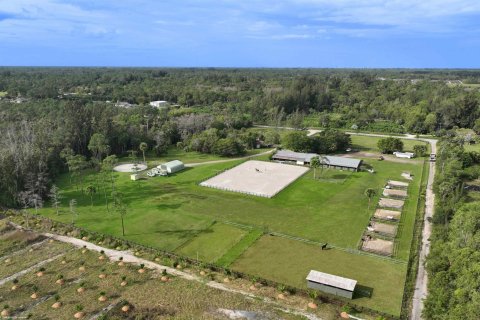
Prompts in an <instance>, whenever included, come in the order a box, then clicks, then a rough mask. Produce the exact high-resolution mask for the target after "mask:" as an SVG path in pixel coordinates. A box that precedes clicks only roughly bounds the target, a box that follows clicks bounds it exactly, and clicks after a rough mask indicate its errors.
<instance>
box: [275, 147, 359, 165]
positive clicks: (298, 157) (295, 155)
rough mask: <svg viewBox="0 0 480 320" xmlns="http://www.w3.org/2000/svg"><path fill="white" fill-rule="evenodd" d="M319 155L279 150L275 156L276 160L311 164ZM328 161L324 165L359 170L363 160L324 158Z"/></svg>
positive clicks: (335, 157)
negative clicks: (290, 160)
mask: <svg viewBox="0 0 480 320" xmlns="http://www.w3.org/2000/svg"><path fill="white" fill-rule="evenodd" d="M318 156H319V155H318V154H316V153H303V152H294V151H291V150H279V151H278V152H277V153H276V154H275V155H274V157H273V158H274V159H275V158H280V159H292V160H295V161H303V162H310V160H311V159H312V158H313V157H318ZM324 158H325V159H326V161H323V162H324V164H329V165H332V166H337V167H345V168H355V169H356V168H358V167H359V166H360V163H361V162H362V160H359V159H353V158H343V157H337V156H324Z"/></svg>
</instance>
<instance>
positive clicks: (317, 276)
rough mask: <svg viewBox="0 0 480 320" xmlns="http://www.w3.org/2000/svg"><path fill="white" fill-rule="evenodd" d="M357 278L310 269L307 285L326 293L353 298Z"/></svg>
mask: <svg viewBox="0 0 480 320" xmlns="http://www.w3.org/2000/svg"><path fill="white" fill-rule="evenodd" d="M356 285H357V281H356V280H352V279H348V278H343V277H339V276H335V275H333V274H329V273H323V272H320V271H315V270H310V273H309V274H308V276H307V287H308V288H311V289H316V290H320V291H323V292H325V293H329V294H333V295H336V296H340V297H344V298H348V299H352V298H353V292H354V291H355V286H356Z"/></svg>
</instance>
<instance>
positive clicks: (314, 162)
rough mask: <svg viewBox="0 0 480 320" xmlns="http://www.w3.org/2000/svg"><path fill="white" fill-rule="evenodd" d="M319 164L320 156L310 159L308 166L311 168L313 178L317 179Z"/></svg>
mask: <svg viewBox="0 0 480 320" xmlns="http://www.w3.org/2000/svg"><path fill="white" fill-rule="evenodd" d="M320 165H321V163H320V158H319V157H318V156H316V157H313V158H312V159H310V167H312V168H313V179H317V168H319V167H320Z"/></svg>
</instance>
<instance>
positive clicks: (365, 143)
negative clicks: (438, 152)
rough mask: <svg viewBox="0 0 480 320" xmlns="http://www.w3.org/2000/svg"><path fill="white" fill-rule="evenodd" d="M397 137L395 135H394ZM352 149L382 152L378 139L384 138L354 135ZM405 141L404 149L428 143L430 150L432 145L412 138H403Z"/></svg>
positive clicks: (411, 149) (407, 149) (410, 149)
mask: <svg viewBox="0 0 480 320" xmlns="http://www.w3.org/2000/svg"><path fill="white" fill-rule="evenodd" d="M393 137H395V136H393ZM350 138H351V139H352V149H359V150H362V151H372V152H380V150H379V149H378V146H377V144H378V141H379V140H380V139H384V138H382V137H371V136H362V135H352V136H350ZM401 140H402V142H403V150H405V151H410V152H413V146H415V145H417V144H419V145H427V149H428V150H430V145H429V144H427V143H426V142H423V141H417V140H410V139H401Z"/></svg>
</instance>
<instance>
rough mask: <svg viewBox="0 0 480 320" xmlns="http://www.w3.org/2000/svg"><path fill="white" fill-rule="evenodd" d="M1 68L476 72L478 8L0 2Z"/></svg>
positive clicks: (454, 0)
mask: <svg viewBox="0 0 480 320" xmlns="http://www.w3.org/2000/svg"><path fill="white" fill-rule="evenodd" d="M0 65H26V66H29V65H35V66H179V67H182V66H189V67H207V66H213V67H360V68H364V67H367V68H369V67H407V68H408V67H411V68H415V67H428V68H444V67H446V68H479V67H480V1H479V0H450V1H448V0H358V1H351V0H277V1H270V0H265V1H259V0H215V1H213V0H185V1H182V0H177V1H172V0H158V1H149V0H132V1H129V0H0Z"/></svg>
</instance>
